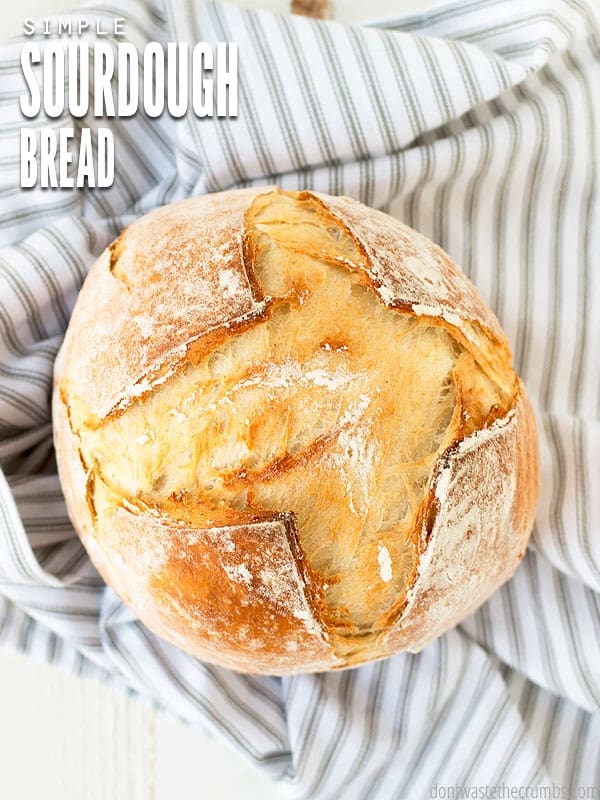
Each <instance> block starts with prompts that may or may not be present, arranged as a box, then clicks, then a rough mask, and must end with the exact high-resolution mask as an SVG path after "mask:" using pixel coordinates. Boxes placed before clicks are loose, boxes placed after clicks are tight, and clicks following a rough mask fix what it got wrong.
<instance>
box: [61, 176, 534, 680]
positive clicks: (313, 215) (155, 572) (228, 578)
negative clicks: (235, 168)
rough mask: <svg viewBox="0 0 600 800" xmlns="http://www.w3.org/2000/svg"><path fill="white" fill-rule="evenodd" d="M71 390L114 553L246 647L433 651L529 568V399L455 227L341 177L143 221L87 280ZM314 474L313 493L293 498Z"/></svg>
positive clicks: (64, 385)
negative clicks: (344, 188) (323, 189)
mask: <svg viewBox="0 0 600 800" xmlns="http://www.w3.org/2000/svg"><path fill="white" fill-rule="evenodd" d="M295 237H296V238H295ZM319 287H321V289H319ZM338 289H339V291H340V292H347V295H348V298H349V302H350V301H351V302H352V303H354V305H353V306H348V308H349V309H351V312H350V311H349V312H348V315H347V316H348V319H345V318H344V307H343V305H340V304H339V303H338V305H335V304H334V305H331V304H330V303H332V302H333V299H332V297H333V294H335V291H338ZM319 291H321V295H319ZM321 296H322V297H323V298H325V299H324V300H319V302H321V303H325V305H324V306H319V305H318V303H317V300H318V298H319V297H321ZM315 298H317V299H315ZM373 298H375V299H373ZM311 303H313V305H311ZM315 304H316V305H315ZM313 306H314V308H313ZM321 307H322V308H323V309H324V312H323V313H322V314H321V317H320V318H319V314H318V311H319V309H320V308H321ZM315 309H316V311H315ZM363 312H364V315H365V319H367V318H368V320H369V324H370V325H371V326H372V331H373V332H374V333H375V334H376V335H377V336H379V337H380V340H372V341H371V340H369V338H368V336H366V335H365V331H364V329H363V328H361V327H360V319H358V320H357V319H354V318H357V317H360V316H361V314H363ZM302 315H304V316H302ZM311 315H312V316H311ZM328 315H329V316H331V317H334V316H336V315H337V317H336V319H333V320H332V321H328V320H325V321H324V319H323V317H327V316H328ZM326 322H327V324H325V323H326ZM367 327H368V326H367ZM324 330H327V331H328V333H327V335H324V334H323V331H324ZM322 334H323V335H322ZM311 335H312V338H311ZM278 336H279V337H282V336H284V337H287V340H286V341H285V342H284V343H283V344H281V343H280V342H278V341H277V337H278ZM315 337H316V338H315ZM411 337H412V338H411ZM386 338H387V339H388V341H384V340H382V339H386ZM288 340H289V341H288ZM315 343H317V344H315ZM317 345H318V346H317ZM261 348H262V349H261ZM394 348H396V349H397V352H398V353H400V354H402V358H403V359H404V365H405V374H406V375H408V376H410V381H409V382H410V384H411V385H413V384H415V383H418V379H419V378H418V376H419V370H420V371H421V374H422V375H423V382H424V385H425V386H427V387H428V389H427V391H428V392H429V394H434V392H433V390H432V389H431V387H436V386H438V384H439V386H440V397H441V398H442V400H440V401H439V402H438V401H437V400H436V402H437V405H435V404H433V399H431V403H432V405H431V409H429V407H428V406H427V403H428V402H429V399H428V398H427V397H424V398H423V399H422V400H421V398H420V396H419V395H418V393H417V394H414V392H413V393H412V394H411V391H412V389H411V388H410V387H408V388H407V389H406V401H405V403H406V409H411V414H412V416H413V422H412V423H411V422H410V420H409V421H408V423H407V424H408V425H409V427H410V424H413V427H414V431H413V433H412V436H413V439H414V441H413V439H411V438H410V437H408V438H407V437H404V438H403V437H402V436H400V435H399V433H398V430H397V428H398V420H401V419H403V417H402V408H401V406H402V402H404V401H402V400H401V399H399V400H398V401H397V402H396V400H395V397H396V395H398V396H399V397H400V398H401V395H402V392H403V391H405V387H403V385H402V379H401V376H400V377H399V375H398V374H390V368H389V364H393V360H390V361H389V363H388V361H386V359H387V358H390V359H391V358H392V356H393V352H392V351H394V352H395V350H394ZM402 348H404V349H402ZM419 348H420V349H419ZM238 351H239V352H238ZM317 351H318V352H317ZM261 353H262V356H261V357H262V359H263V360H262V361H261V360H260V358H259V356H260V354H261ZM390 353H391V355H390ZM428 353H430V354H431V365H430V366H428V358H427V354H428ZM265 354H266V355H265ZM296 356H297V360H294V359H295V358H296ZM412 357H414V358H415V359H417V362H416V363H414V364H409V363H408V362H409V361H410V360H411V358H412ZM211 359H212V360H211ZM436 359H437V360H436ZM255 362H256V363H255ZM378 362H381V363H378ZM434 362H435V364H434ZM223 365H225V366H223ZM247 365H249V366H247ZM323 365H325V366H323ZM246 367H247V368H246ZM434 369H435V370H437V372H435V374H434ZM236 370H237V372H236ZM411 370H412V372H411ZM374 376H375V377H374ZM386 376H387V377H386ZM443 376H446V378H444V377H443ZM384 378H385V380H384ZM388 378H389V379H388ZM426 378H428V380H429V383H427V381H426ZM198 381H204V384H203V385H202V387H201V388H197V383H198ZM286 381H287V384H288V385H286ZM384 383H385V384H386V385H383V384H384ZM396 384H397V389H395V388H394V387H395V386H396ZM409 395H410V397H409ZM190 398H191V399H190ZM298 398H300V399H298ZM365 398H366V400H365ZM363 400H364V402H363ZM367 401H368V402H367ZM442 401H443V402H442ZM53 403H54V428H55V443H56V450H57V459H58V465H59V472H60V477H61V481H62V485H63V488H64V492H65V497H66V500H67V507H68V509H69V513H70V515H71V519H72V521H73V524H74V525H75V527H76V529H77V531H78V533H79V534H80V536H81V538H82V541H83V543H84V545H85V547H86V549H87V550H88V552H89V554H90V557H91V559H92V561H93V562H94V564H95V565H96V567H97V568H98V570H99V571H100V573H101V574H102V575H103V577H104V578H105V580H106V581H107V583H109V584H110V585H111V586H112V587H113V588H114V589H115V590H116V591H117V593H118V594H119V595H120V596H121V597H122V598H123V600H124V601H125V602H127V603H128V604H129V605H131V607H132V608H133V609H134V610H135V611H136V613H137V614H138V615H139V616H140V619H141V620H142V621H143V622H144V623H145V624H146V625H147V626H148V627H149V628H150V629H152V630H153V631H155V632H156V633H158V634H159V635H161V636H163V637H164V638H166V639H168V640H169V641H171V642H173V643H174V644H176V645H178V646H180V647H181V648H182V649H184V650H186V651H188V652H190V653H192V654H193V655H195V656H197V657H199V658H202V659H205V660H208V661H212V662H215V663H218V664H221V665H223V666H227V667H230V668H233V669H238V670H242V671H248V672H263V673H271V674H283V673H290V672H302V671H317V670H324V669H332V668H341V667H345V666H354V665H356V664H358V663H362V662H364V661H368V660H371V659H373V658H381V657H385V656H387V655H390V654H392V653H394V652H397V651H398V650H401V649H406V650H410V651H417V650H419V649H421V648H422V647H424V646H425V645H426V644H427V643H428V642H429V641H431V639H433V638H435V637H436V636H439V635H440V634H441V633H443V632H444V631H445V630H447V629H448V628H449V627H451V626H452V625H454V624H456V623H457V622H458V621H460V619H462V618H464V616H466V615H467V614H468V613H470V612H471V611H472V610H474V608H476V607H477V606H478V605H479V604H480V603H481V602H483V601H484V600H485V599H486V598H487V597H488V596H489V595H490V594H491V593H492V592H493V591H494V590H495V589H496V588H497V587H498V586H499V585H500V584H501V583H503V582H504V581H505V580H507V579H508V578H509V577H510V575H511V574H512V572H513V571H514V569H515V568H516V566H517V564H518V563H519V560H520V558H521V557H522V555H523V552H524V549H525V547H526V543H527V539H528V537H529V534H530V531H531V526H532V524H533V514H534V509H535V505H536V501H537V493H538V482H539V477H538V473H539V466H538V455H537V437H536V432H535V420H534V417H533V412H532V410H531V407H530V405H529V402H528V400H527V398H526V395H525V393H524V390H523V387H522V385H521V383H520V381H519V379H518V377H517V376H516V374H515V373H514V371H513V369H512V367H511V364H510V353H509V349H508V344H507V342H506V338H505V336H504V334H503V332H502V330H501V328H500V326H499V324H498V322H497V320H496V318H495V317H494V315H493V314H492V312H491V311H490V310H489V309H488V308H487V306H486V305H485V303H484V302H483V300H482V299H481V297H480V296H479V294H478V292H477V290H476V289H475V288H474V287H473V286H472V284H471V283H470V282H469V281H468V279H467V278H466V277H465V276H464V275H463V273H462V272H460V270H459V269H458V268H457V267H456V265H455V264H454V263H453V262H452V261H451V259H450V258H449V257H448V256H447V255H446V254H445V253H443V251H441V250H440V249H439V248H438V247H437V246H436V245H433V244H432V243H431V242H430V241H429V240H427V239H426V238H425V237H423V236H421V235H420V234H417V233H416V232H414V231H412V230H411V229H410V228H407V227H406V226H404V225H402V224H401V223H399V222H398V221H397V220H394V219H392V218H390V217H388V216H386V215H384V214H382V213H380V212H377V211H374V210H372V209H368V208H366V207H365V206H362V205H361V204H359V203H356V202H355V201H352V200H350V199H348V198H331V197H328V196H325V195H317V194H313V193H310V192H299V193H281V192H279V191H277V190H265V189H248V190H239V191H232V192H224V193H221V194H218V195H209V196H205V197H198V198H191V199H189V200H185V201H182V202H180V203H177V204H174V205H172V206H167V207H164V208H161V209H157V210H156V211H154V212H152V213H151V214H148V215H146V216H145V217H142V218H141V219H140V220H138V221H136V222H135V223H134V224H133V225H131V226H130V227H129V228H128V229H126V230H125V231H124V232H123V234H121V236H120V237H119V239H118V240H117V241H116V242H115V243H113V245H111V246H110V247H109V248H108V249H107V250H106V251H105V252H104V253H103V254H102V256H101V257H100V258H99V259H98V261H97V262H96V264H95V265H94V266H93V268H92V270H91V272H90V274H89V276H88V278H87V279H86V282H85V284H84V286H83V288H82V291H81V293H80V296H79V298H78V301H77V304H76V307H75V310H74V312H73V316H72V319H71V322H70V324H69V329H68V331H67V334H66V337H65V342H64V344H63V347H62V349H61V352H60V354H59V357H58V359H57V362H56V368H55V389H54V399H53ZM361 403H362V405H361ZM411 403H412V405H411ZM421 406H423V408H421ZM426 406H427V407H426ZM181 409H183V411H182V410H181ZM231 409H233V410H231ZM331 409H335V413H334V411H333V410H331ZM406 409H405V411H406ZM428 409H429V410H428ZM330 410H331V415H332V417H331V420H329V418H328V415H329V413H330ZM184 412H185V413H184ZM244 414H247V415H248V416H247V417H245V418H244V419H243V420H240V419H239V417H240V415H242V416H243V415H244ZM435 414H438V415H439V420H438V419H437V417H435V424H434V423H433V421H432V420H433V417H434V416H435ZM186 415H187V416H186ZM236 415H237V416H236ZM444 415H445V416H444ZM190 416H191V418H192V419H191V422H190ZM179 417H183V418H184V419H183V420H182V421H181V422H180V421H179ZM320 417H322V418H323V419H322V420H320V419H319V418H320ZM279 418H281V420H279ZM417 418H418V419H417ZM284 419H285V425H284ZM417 423H418V424H417ZM140 426H142V427H140ZM144 426H145V427H144ZM203 426H204V427H203ZM286 426H287V427H286ZM394 426H395V428H394ZM284 427H286V430H285V436H284V434H283V433H282V429H283V428H284ZM196 428H198V430H199V431H200V433H198V434H196V433H195V431H196ZM305 428H306V430H305ZM161 430H162V434H161ZM140 431H141V432H142V435H140ZM146 431H148V433H146ZM307 431H308V433H307ZM134 434H135V437H134ZM309 434H310V435H309ZM161 435H162V436H163V437H166V440H165V442H163V443H160V442H158V443H157V441H156V439H157V438H158V439H160V437H161ZM131 437H134V438H131ZM169 437H171V438H170V439H169ZM419 437H420V438H419ZM148 439H152V440H154V441H150V442H147V440H148ZM387 440H389V442H391V443H392V445H393V447H395V448H397V449H398V462H402V464H403V466H402V467H400V466H399V467H398V469H397V475H398V487H397V489H396V487H395V485H394V476H395V475H396V472H395V471H394V463H395V462H394V457H395V456H394V452H393V448H392V452H389V450H390V446H391V445H389V442H388V441H387ZM423 442H425V443H426V444H427V447H425V445H424V444H423ZM386 444H387V449H386ZM159 445H160V446H159ZM219 447H221V449H222V450H223V449H224V451H225V452H224V453H222V452H221V451H220V450H219ZM136 448H139V450H138V451H137V452H136ZM374 448H375V449H376V450H377V452H376V453H375V455H373V453H374ZM238 450H239V453H238ZM215 452H217V455H215ZM148 453H150V455H148ZM407 453H408V454H409V455H410V458H409V455H407ZM236 459H237V460H236ZM261 459H262V460H261ZM369 459H370V460H369ZM157 464H160V466H161V468H160V469H159V468H158V467H157ZM361 466H362V473H361V474H359V473H360V472H361V469H360V468H361ZM163 468H164V469H163ZM369 470H371V472H369ZM150 473H152V474H150ZM155 473H161V474H160V475H158V474H155ZM373 476H375V478H377V481H378V482H377V481H375V485H374V484H373V480H374V479H373ZM190 483H191V484H193V486H192V485H188V484H190ZM329 484H331V486H330V490H328V485H329ZM302 491H305V492H308V493H312V494H311V496H312V497H313V501H312V505H313V506H314V508H311V507H310V504H311V501H310V498H309V500H308V501H307V503H306V504H305V505H306V506H307V507H306V508H304V507H303V509H302V510H297V509H295V508H292V507H286V506H285V504H283V505H281V504H280V503H278V500H281V501H282V502H283V501H284V500H287V501H289V502H291V501H290V498H296V497H300V498H301V500H300V501H298V502H299V504H300V505H302V504H303V503H304V500H302V494H301V493H302ZM328 491H329V493H328ZM299 493H300V494H299ZM395 493H397V495H398V497H399V498H402V497H403V493H404V494H406V495H407V498H408V499H407V500H406V503H405V504H404V505H403V504H402V502H398V503H396V498H395ZM378 505H379V507H378ZM384 506H385V508H384ZM296 511H297V513H296ZM384 511H385V513H384ZM317 512H318V513H317ZM319 515H320V519H322V530H321V529H320V528H319V525H318V520H319ZM315 518H316V521H315ZM345 520H347V525H344V521H345ZM361 526H362V527H361ZM320 535H322V536H323V541H324V544H322V545H321V544H320V542H319V541H318V538H319V536H320ZM394 537H396V539H398V541H399V542H400V543H398V541H396V539H395V538H394ZM328 559H329V561H331V560H332V559H333V561H334V562H335V569H333V567H332V568H331V569H329V568H328V566H327V565H328V563H329V562H328ZM363 607H364V608H365V613H364V614H361V613H360V612H361V610H362V609H363Z"/></svg>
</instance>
